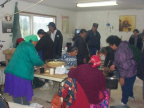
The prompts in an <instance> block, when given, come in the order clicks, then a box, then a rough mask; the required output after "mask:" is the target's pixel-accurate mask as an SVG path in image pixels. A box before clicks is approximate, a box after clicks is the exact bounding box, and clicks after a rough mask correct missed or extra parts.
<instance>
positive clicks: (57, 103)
mask: <svg viewBox="0 0 144 108" xmlns="http://www.w3.org/2000/svg"><path fill="white" fill-rule="evenodd" d="M51 108H62V104H61V99H60V97H59V95H58V94H55V95H54V97H53V99H52V101H51Z"/></svg>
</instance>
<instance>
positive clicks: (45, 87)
mask: <svg viewBox="0 0 144 108" xmlns="http://www.w3.org/2000/svg"><path fill="white" fill-rule="evenodd" d="M40 90H49V84H48V83H45V85H43V86H42V87H41V88H40Z"/></svg>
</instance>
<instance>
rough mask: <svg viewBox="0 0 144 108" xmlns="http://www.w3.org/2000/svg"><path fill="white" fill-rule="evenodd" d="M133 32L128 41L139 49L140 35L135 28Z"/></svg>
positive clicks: (141, 45)
mask: <svg viewBox="0 0 144 108" xmlns="http://www.w3.org/2000/svg"><path fill="white" fill-rule="evenodd" d="M133 33H134V34H133V35H132V36H131V37H130V39H129V43H130V44H132V45H135V46H137V47H138V48H139V49H140V50H142V47H143V42H142V38H141V36H140V35H139V31H138V30H137V29H135V30H134V31H133Z"/></svg>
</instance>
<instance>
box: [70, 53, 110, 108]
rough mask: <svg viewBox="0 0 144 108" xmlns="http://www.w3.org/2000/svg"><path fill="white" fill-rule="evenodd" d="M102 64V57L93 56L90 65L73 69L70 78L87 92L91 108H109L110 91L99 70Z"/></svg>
mask: <svg viewBox="0 0 144 108" xmlns="http://www.w3.org/2000/svg"><path fill="white" fill-rule="evenodd" d="M100 64H101V60H100V57H98V56H96V55H93V56H92V57H91V62H90V63H89V64H82V65H80V66H78V67H77V68H72V69H71V70H70V71H69V73H68V77H69V78H74V79H76V81H77V82H78V83H79V84H80V86H81V87H82V88H83V90H84V91H85V94H86V96H87V98H88V101H89V103H90V108H95V107H96V108H97V107H99V108H102V107H104V108H108V103H109V97H110V96H109V91H108V90H107V89H106V82H105V77H104V75H103V73H102V72H101V71H100V70H99V69H98V68H97V66H98V65H100Z"/></svg>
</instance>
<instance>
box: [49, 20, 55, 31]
mask: <svg viewBox="0 0 144 108" xmlns="http://www.w3.org/2000/svg"><path fill="white" fill-rule="evenodd" d="M48 26H51V27H52V28H54V29H55V30H56V25H55V23H54V22H50V23H49V24H48Z"/></svg>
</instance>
